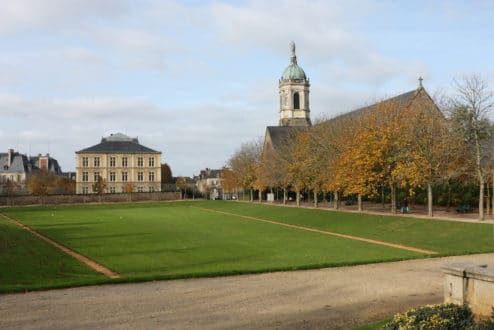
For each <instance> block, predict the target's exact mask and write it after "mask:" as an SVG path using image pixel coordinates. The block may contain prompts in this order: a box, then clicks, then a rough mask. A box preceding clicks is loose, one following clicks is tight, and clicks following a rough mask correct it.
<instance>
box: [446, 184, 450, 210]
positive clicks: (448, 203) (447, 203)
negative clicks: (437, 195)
mask: <svg viewBox="0 0 494 330" xmlns="http://www.w3.org/2000/svg"><path fill="white" fill-rule="evenodd" d="M450 208H451V185H450V184H449V181H448V198H447V201H446V211H447V212H449V210H450Z"/></svg>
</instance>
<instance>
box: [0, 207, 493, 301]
mask: <svg viewBox="0 0 494 330" xmlns="http://www.w3.org/2000/svg"><path fill="white" fill-rule="evenodd" d="M201 208H207V209H209V210H204V209H201ZM212 210H216V211H221V212H227V213H229V214H221V213H218V212H214V211H212ZM0 211H1V212H3V213H5V214H7V215H9V216H11V217H14V218H16V219H18V220H19V221H21V222H22V223H24V224H26V225H28V226H29V227H31V228H33V229H35V230H36V231H38V232H40V233H42V234H43V235H45V236H47V237H50V238H52V239H53V240H55V241H57V242H59V243H61V244H63V245H65V246H67V247H69V248H71V249H73V250H75V251H77V252H79V253H81V254H83V255H85V256H87V257H89V258H91V259H93V260H95V261H97V262H99V263H100V264H102V265H104V266H106V267H108V268H110V269H112V270H113V271H115V272H118V273H120V275H121V278H120V279H118V280H109V279H106V278H105V277H104V276H102V275H100V274H98V273H96V272H94V271H93V270H91V269H89V268H88V267H86V266H85V265H82V264H81V263H79V262H78V261H75V260H74V259H72V258H71V257H69V256H66V255H65V254H63V253H62V252H60V251H58V250H56V249H55V248H53V247H52V246H50V245H48V244H47V243H45V242H43V241H41V240H40V239H38V238H36V237H34V236H33V235H31V234H30V233H28V232H26V231H24V230H21V229H20V228H19V227H17V226H15V225H12V224H10V223H9V222H7V221H6V220H5V219H3V218H1V219H0V267H1V269H2V272H0V291H3V292H8V291H18V290H31V289H40V288H51V287H59V286H71V285H82V284H93V283H102V282H115V281H141V280H152V279H171V278H184V277H196V276H217V275H228V274H240V273H255V272H267V271H276V270H291V269H307V268H318V267H329V266H341V265H352V264H362V263H371V262H381V261H391V260H403V259H411V258H421V257H426V256H427V255H426V254H422V253H417V252H412V251H407V250H403V249H397V248H392V247H388V246H382V245H377V244H371V243H366V242H361V241H355V240H351V239H347V238H340V237H334V236H330V235H325V234H322V233H315V232H309V231H304V230H300V229H296V228H287V227H284V226H280V225H276V224H272V223H265V222H258V221H254V220H250V219H246V218H243V217H241V216H251V217H258V218H262V219H266V220H272V221H276V222H280V223H287V224H294V225H299V226H304V227H310V228H315V229H321V230H325V231H332V232H339V233H345V234H351V235H357V236H361V237H366V238H371V239H377V240H382V241H386V242H393V243H398V244H404V245H409V246H413V247H417V248H425V249H430V250H434V251H437V252H439V255H452V254H466V253H480V252H493V251H494V239H493V237H494V235H493V228H492V225H487V224H468V223H459V222H447V221H432V220H418V219H412V218H403V217H389V216H370V215H362V214H350V213H341V212H328V211H321V210H307V209H295V208H281V207H276V206H269V205H257V204H247V203H235V202H221V201H211V202H173V203H143V204H115V205H82V206H57V207H24V208H6V209H1V210H0ZM232 214H235V215H232ZM237 215H239V216H237ZM3 270H7V271H3Z"/></svg>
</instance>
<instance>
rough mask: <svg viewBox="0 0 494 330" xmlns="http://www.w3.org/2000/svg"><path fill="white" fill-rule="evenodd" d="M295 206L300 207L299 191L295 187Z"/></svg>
mask: <svg viewBox="0 0 494 330" xmlns="http://www.w3.org/2000/svg"><path fill="white" fill-rule="evenodd" d="M296 192H297V207H300V191H299V190H298V189H297V190H296Z"/></svg>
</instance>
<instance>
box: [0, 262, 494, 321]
mask: <svg viewBox="0 0 494 330" xmlns="http://www.w3.org/2000/svg"><path fill="white" fill-rule="evenodd" d="M460 261H470V262H478V263H487V264H488V265H489V267H494V254H479V255H471V256H459V257H447V258H434V259H422V260H410V261H403V262H393V263H382V264H374V265H363V266H354V267H340V268H326V269H320V270H308V271H296V272H278V273H269V274H259V275H244V276H231V277H222V278H210V279H190V280H176V281H159V282H147V283H138V284H120V285H102V286H91V287H82V288H72V289H64V290H51V291H44V292H31V293H21V294H7V295H5V294H4V295H0V328H1V329H22V328H24V329H66V328H71V329H94V328H110V329H151V328H161V329H208V328H209V329H210V328H214V329H227V328H228V329H232V328H233V329H263V328H264V329H268V328H278V329H304V328H305V329H317V328H325V329H328V328H329V329H334V328H343V329H346V328H351V327H352V326H355V325H357V324H361V323H367V322H370V321H376V320H380V319H382V318H385V317H388V316H390V315H393V314H394V313H397V312H401V311H405V310H407V309H409V308H411V307H414V306H419V305H423V304H429V303H439V302H442V296H443V291H442V285H443V283H442V280H443V277H442V273H441V266H442V265H444V264H447V263H452V262H460Z"/></svg>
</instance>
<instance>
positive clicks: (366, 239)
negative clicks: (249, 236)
mask: <svg viewBox="0 0 494 330" xmlns="http://www.w3.org/2000/svg"><path fill="white" fill-rule="evenodd" d="M190 207H192V208H195V209H199V210H204V211H209V212H215V213H219V214H224V215H230V216H235V217H239V218H243V219H247V220H254V221H260V222H266V223H270V224H274V225H278V226H284V227H288V228H294V229H299V230H305V231H310V232H314V233H320V234H325V235H331V236H336V237H341V238H347V239H352V240H355V241H361V242H367V243H371V244H377V245H383V246H389V247H392V248H396V249H401V250H407V251H412V252H417V253H423V254H438V253H439V252H437V251H432V250H426V249H420V248H416V247H413V246H407V245H403V244H396V243H390V242H386V241H380V240H375V239H371V238H365V237H360V236H354V235H347V234H341V233H336V232H332V231H327V230H321V229H315V228H311V227H305V226H298V225H291V224H288V223H284V222H278V221H273V220H267V219H262V218H257V217H252V216H248V215H243V214H236V213H231V212H225V211H218V210H214V209H209V208H206V207H199V206H190Z"/></svg>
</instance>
